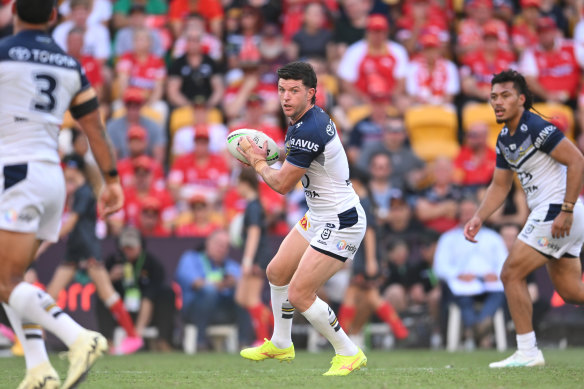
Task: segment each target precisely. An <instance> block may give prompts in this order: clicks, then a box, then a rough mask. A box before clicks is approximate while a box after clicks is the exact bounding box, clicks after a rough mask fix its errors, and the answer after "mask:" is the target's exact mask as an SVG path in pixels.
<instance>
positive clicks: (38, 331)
mask: <svg viewBox="0 0 584 389" xmlns="http://www.w3.org/2000/svg"><path fill="white" fill-rule="evenodd" d="M2 306H3V307H4V311H6V316H8V320H10V324H11V325H12V329H13V330H14V333H15V334H16V336H17V338H18V340H19V341H20V344H21V345H22V349H23V350H24V361H25V363H26V369H27V370H30V369H32V368H33V367H36V366H38V365H40V364H41V363H44V362H48V361H49V357H48V355H47V349H46V348H45V341H44V340H43V330H42V328H41V326H39V325H38V324H32V323H23V322H22V320H21V319H20V317H18V315H17V314H16V312H14V310H13V309H12V308H11V307H10V306H9V305H8V304H4V303H3V304H2Z"/></svg>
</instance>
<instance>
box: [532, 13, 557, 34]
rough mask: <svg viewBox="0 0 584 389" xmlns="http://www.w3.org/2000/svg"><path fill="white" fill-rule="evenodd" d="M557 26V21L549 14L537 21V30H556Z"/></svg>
mask: <svg viewBox="0 0 584 389" xmlns="http://www.w3.org/2000/svg"><path fill="white" fill-rule="evenodd" d="M557 28H558V26H557V25H556V21H555V20H554V19H552V18H550V17H549V16H545V17H543V18H539V20H538V21H537V31H550V30H556V29H557Z"/></svg>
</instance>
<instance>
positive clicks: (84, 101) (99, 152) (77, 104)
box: [70, 88, 124, 215]
mask: <svg viewBox="0 0 584 389" xmlns="http://www.w3.org/2000/svg"><path fill="white" fill-rule="evenodd" d="M70 111H71V115H72V116H73V118H75V119H76V120H77V122H78V123H79V125H80V126H81V129H82V130H83V132H84V133H85V135H86V136H87V139H88V141H89V145H90V146H91V151H92V153H93V156H94V157H95V160H96V161H97V164H98V166H99V168H100V170H101V173H102V175H103V177H104V179H105V183H106V185H105V188H104V190H103V192H102V195H101V196H100V205H99V206H100V208H101V209H100V213H103V214H105V215H109V214H111V213H114V212H116V211H118V210H119V209H120V208H121V207H122V205H123V203H124V196H123V193H122V187H121V186H120V178H119V176H118V174H117V170H116V157H115V154H114V149H113V147H112V145H111V142H110V140H109V137H108V135H107V132H106V130H105V126H104V124H103V122H102V120H101V116H100V112H99V103H98V101H97V95H96V94H95V90H94V89H93V88H88V89H85V90H84V91H82V92H80V93H79V94H77V96H75V97H74V98H73V101H72V102H71V106H70Z"/></svg>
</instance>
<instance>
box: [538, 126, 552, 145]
mask: <svg viewBox="0 0 584 389" xmlns="http://www.w3.org/2000/svg"><path fill="white" fill-rule="evenodd" d="M555 129H556V126H547V127H545V128H544V129H543V130H542V131H541V132H540V133H539V135H538V136H537V138H536V139H535V142H534V145H535V148H537V149H539V148H540V147H541V145H542V144H544V143H545V141H546V140H547V138H549V136H550V135H551V134H552V132H554V130H555Z"/></svg>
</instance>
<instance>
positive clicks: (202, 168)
mask: <svg viewBox="0 0 584 389" xmlns="http://www.w3.org/2000/svg"><path fill="white" fill-rule="evenodd" d="M209 138H210V134H209V132H208V129H207V128H205V127H200V128H198V129H197V132H196V133H195V148H194V150H193V152H192V153H189V154H185V155H183V156H180V157H178V158H177V159H176V160H175V161H174V163H173V164H172V167H171V169H170V172H169V173H168V187H169V189H170V190H171V192H172V195H173V197H174V199H175V201H177V202H180V201H183V200H187V199H189V198H190V197H191V196H193V195H194V194H203V193H204V194H205V195H206V196H208V197H207V199H208V200H209V201H211V202H212V203H213V204H219V203H221V201H222V200H223V195H224V194H225V191H226V190H227V185H228V183H229V167H228V164H227V162H226V161H225V159H224V158H223V156H221V155H219V154H214V153H212V152H211V151H210V150H209Z"/></svg>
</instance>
